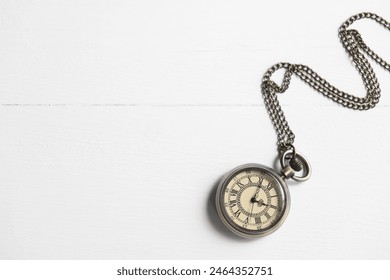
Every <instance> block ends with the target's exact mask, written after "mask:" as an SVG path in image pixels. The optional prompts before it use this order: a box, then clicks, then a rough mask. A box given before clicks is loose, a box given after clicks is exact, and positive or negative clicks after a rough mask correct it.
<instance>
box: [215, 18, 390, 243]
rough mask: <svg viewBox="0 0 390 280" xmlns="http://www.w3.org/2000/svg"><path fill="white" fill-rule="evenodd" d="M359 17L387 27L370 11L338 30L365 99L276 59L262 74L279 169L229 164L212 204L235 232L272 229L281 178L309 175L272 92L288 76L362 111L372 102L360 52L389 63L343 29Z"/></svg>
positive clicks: (283, 187)
mask: <svg viewBox="0 0 390 280" xmlns="http://www.w3.org/2000/svg"><path fill="white" fill-rule="evenodd" d="M364 18H367V19H371V20H374V21H375V22H377V23H379V25H381V26H382V27H384V28H386V29H387V30H390V23H389V22H387V21H386V20H385V19H383V18H381V17H379V16H378V15H376V14H373V13H360V14H357V15H354V16H352V17H350V18H349V19H348V20H346V21H345V22H344V23H343V24H342V25H341V27H340V28H339V37H340V40H341V43H342V44H343V47H344V48H345V50H346V51H347V53H348V54H349V56H350V57H351V59H352V62H353V64H354V65H355V67H356V69H357V70H358V72H359V73H360V75H361V76H362V79H363V82H364V85H365V88H366V91H367V94H366V96H365V97H363V98H362V97H357V96H355V95H352V94H349V93H346V92H344V91H341V90H339V89H337V88H336V87H334V86H332V85H331V84H330V83H329V82H327V81H326V80H325V79H324V78H322V77H321V76H319V75H318V74H317V73H316V72H314V71H313V70H312V69H311V68H309V67H308V66H306V65H301V64H291V63H278V64H275V65H273V66H272V67H271V68H269V69H268V71H267V72H266V73H265V75H264V77H263V80H262V83H261V92H262V95H263V98H264V103H265V106H266V108H267V112H268V114H269V116H270V119H271V122H272V124H273V126H274V129H275V131H276V134H277V139H278V140H277V147H278V151H279V158H280V163H281V171H280V172H276V171H275V170H273V169H271V168H269V167H266V166H264V165H260V164H254V163H251V164H245V165H241V166H238V167H236V168H234V169H233V170H231V171H230V172H228V173H227V174H226V175H225V176H224V177H223V178H222V180H221V181H220V183H219V185H218V188H217V192H216V199H215V201H216V208H217V212H218V215H219V217H220V218H221V220H222V222H223V223H224V224H225V225H226V226H227V227H228V228H229V229H230V230H231V231H232V232H234V233H235V234H237V235H239V236H242V237H248V238H254V237H261V236H265V235H267V234H270V233H272V232H274V231H275V230H277V229H278V228H279V227H280V226H281V225H282V224H283V222H284V220H285V219H286V217H287V215H288V212H289V209H290V194H289V190H288V187H287V184H286V182H285V180H287V179H290V178H291V179H293V180H296V181H305V180H307V179H308V178H309V177H310V175H311V167H310V164H309V162H308V161H307V160H306V158H305V157H304V156H303V155H302V154H300V153H298V152H297V151H296V150H295V147H294V145H293V143H294V138H295V135H294V133H293V132H292V130H291V129H290V126H289V125H288V123H287V121H286V118H285V116H284V113H283V111H282V109H281V107H280V104H279V101H278V99H277V93H283V92H285V91H286V90H287V89H288V87H289V84H290V80H291V77H292V75H295V76H297V77H299V78H300V79H301V80H303V81H304V82H305V83H307V84H308V85H309V86H311V87H312V88H313V89H315V90H316V91H318V92H319V93H321V94H322V95H324V96H325V97H327V98H330V99H331V100H333V101H334V102H336V103H338V104H340V105H342V106H344V107H346V108H350V109H354V110H368V109H371V108H373V107H375V105H376V104H377V103H378V101H379V97H380V88H379V83H378V81H377V79H376V75H375V73H374V71H373V69H372V67H371V65H370V63H369V62H368V60H367V59H366V57H365V56H364V55H363V53H365V54H366V55H367V56H369V57H370V58H372V59H373V60H374V61H375V62H377V63H378V64H379V65H380V66H381V67H383V68H384V69H385V70H388V71H390V64H389V63H387V62H386V61H385V60H383V59H382V58H381V57H379V56H378V55H377V54H376V53H375V52H373V51H372V50H371V49H370V48H369V47H367V45H366V44H365V43H364V41H363V39H362V37H361V35H360V34H359V32H358V31H356V30H355V29H348V27H349V26H350V25H351V24H352V23H354V22H355V21H357V20H360V19H364ZM279 69H284V70H285V73H284V77H283V81H282V83H281V85H278V84H277V83H276V82H274V81H272V80H271V76H272V74H273V73H274V72H276V71H277V70H279Z"/></svg>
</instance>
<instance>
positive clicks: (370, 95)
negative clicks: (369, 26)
mask: <svg viewBox="0 0 390 280" xmlns="http://www.w3.org/2000/svg"><path fill="white" fill-rule="evenodd" d="M363 18H369V19H372V20H374V21H376V22H377V23H379V24H380V25H382V26H383V27H385V28H386V29H388V30H390V23H389V22H387V21H386V20H385V19H383V18H381V17H380V16H378V15H376V14H373V13H360V14H357V15H354V16H352V17H350V18H349V19H348V20H347V21H345V22H344V23H343V24H342V25H341V27H340V28H339V37H340V41H341V43H342V44H343V47H344V48H345V50H346V52H347V53H348V54H349V55H350V56H351V58H352V62H353V64H354V65H355V67H356V69H357V70H358V71H359V73H360V75H361V76H362V79H363V83H364V86H365V88H366V91H367V95H366V96H365V97H363V98H360V97H357V96H354V95H352V94H348V93H346V92H344V91H341V90H339V89H337V88H336V87H334V86H332V85H331V84H330V83H329V82H327V81H326V80H325V79H324V78H322V77H321V76H320V75H318V74H317V73H316V72H314V71H313V70H312V69H311V68H309V67H308V66H306V65H301V64H291V63H278V64H275V65H273V66H272V67H271V68H269V69H268V70H267V72H266V73H265V74H264V77H263V81H262V84H261V91H262V94H263V98H264V102H265V106H266V108H267V111H268V114H269V116H270V118H271V121H272V123H273V125H274V128H275V131H276V134H277V138H278V141H277V145H278V150H279V152H280V153H283V152H284V151H286V150H288V149H290V148H291V147H293V143H294V138H295V135H294V133H293V132H292V131H291V129H290V126H289V125H288V123H287V121H286V118H285V116H284V113H283V111H282V109H281V107H280V104H279V101H278V98H277V96H276V94H277V93H283V92H285V91H286V90H287V89H288V87H289V84H290V80H291V76H292V75H293V74H295V75H296V76H298V77H299V78H301V79H302V80H303V81H304V82H306V83H307V84H308V85H310V86H311V87H312V88H314V89H315V90H316V91H318V92H320V93H322V94H323V95H324V96H326V97H328V98H330V99H332V100H333V101H334V102H336V103H339V104H341V105H342V106H344V107H347V108H350V109H354V110H368V109H371V108H374V107H375V105H376V104H377V103H378V101H379V98H380V88H379V83H378V80H377V78H376V75H375V73H374V71H373V69H372V67H371V65H370V63H369V62H368V60H367V59H366V57H365V56H364V55H363V54H362V52H364V53H366V54H367V55H368V56H369V57H371V58H372V59H373V60H375V61H376V62H377V63H378V64H379V65H380V66H381V67H383V68H384V69H386V70H388V71H390V64H389V63H387V62H386V61H384V60H383V59H382V58H381V57H380V56H378V55H377V54H376V53H375V52H373V51H372V50H371V49H370V48H369V47H368V46H367V45H366V44H365V43H364V41H363V39H362V37H361V35H360V34H359V32H358V31H356V30H354V29H347V28H348V27H349V26H350V25H351V24H352V23H353V22H355V21H357V20H360V19H363ZM282 68H283V69H285V73H284V77H283V81H282V84H281V85H278V84H276V83H275V82H274V81H272V80H271V76H272V74H273V73H274V72H276V71H277V70H278V69H282Z"/></svg>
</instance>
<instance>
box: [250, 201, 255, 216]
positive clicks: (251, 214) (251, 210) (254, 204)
mask: <svg viewBox="0 0 390 280" xmlns="http://www.w3.org/2000/svg"><path fill="white" fill-rule="evenodd" d="M254 205H255V204H254V203H252V208H251V213H250V215H249V216H250V217H252V212H253V206H254Z"/></svg>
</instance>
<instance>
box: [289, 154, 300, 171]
mask: <svg viewBox="0 0 390 280" xmlns="http://www.w3.org/2000/svg"><path fill="white" fill-rule="evenodd" d="M289 165H290V166H291V168H292V169H294V170H295V171H297V172H299V171H301V170H302V169H303V163H302V162H301V161H300V160H299V159H298V158H297V157H293V158H291V159H290V162H289Z"/></svg>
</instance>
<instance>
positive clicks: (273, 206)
mask: <svg viewBox="0 0 390 280" xmlns="http://www.w3.org/2000/svg"><path fill="white" fill-rule="evenodd" d="M269 207H270V208H273V209H279V208H278V206H275V205H272V204H271V205H270V206H269Z"/></svg>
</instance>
